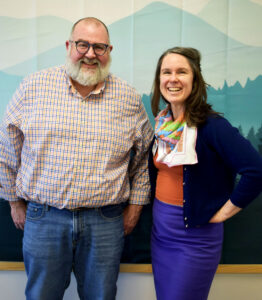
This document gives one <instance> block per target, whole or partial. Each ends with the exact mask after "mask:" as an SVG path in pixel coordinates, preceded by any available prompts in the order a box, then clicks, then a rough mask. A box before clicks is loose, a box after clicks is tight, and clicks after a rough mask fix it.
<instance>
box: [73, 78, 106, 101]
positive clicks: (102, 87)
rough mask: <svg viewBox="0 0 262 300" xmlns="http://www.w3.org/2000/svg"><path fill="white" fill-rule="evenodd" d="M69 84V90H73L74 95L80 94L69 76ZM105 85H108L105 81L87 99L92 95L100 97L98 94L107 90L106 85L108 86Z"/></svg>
mask: <svg viewBox="0 0 262 300" xmlns="http://www.w3.org/2000/svg"><path fill="white" fill-rule="evenodd" d="M68 83H69V89H70V90H71V92H72V93H73V94H76V93H78V92H77V89H76V88H75V86H74V83H73V81H72V79H71V78H70V77H69V76H68ZM105 83H106V82H105V81H102V82H99V83H98V84H97V85H96V86H95V88H94V89H93V90H92V91H91V92H90V93H89V94H88V95H87V96H86V97H85V98H87V97H89V96H91V95H98V94H100V93H102V92H103V91H104V89H105V85H106V84H105Z"/></svg>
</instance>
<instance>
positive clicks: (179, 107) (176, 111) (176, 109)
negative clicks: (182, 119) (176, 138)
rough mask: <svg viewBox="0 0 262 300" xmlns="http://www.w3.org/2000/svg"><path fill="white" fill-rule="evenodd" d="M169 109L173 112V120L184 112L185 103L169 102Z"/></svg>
mask: <svg viewBox="0 0 262 300" xmlns="http://www.w3.org/2000/svg"><path fill="white" fill-rule="evenodd" d="M171 110H172V114H173V118H174V120H176V119H177V118H178V117H179V116H181V114H184V113H185V105H184V104H174V103H172V104H171Z"/></svg>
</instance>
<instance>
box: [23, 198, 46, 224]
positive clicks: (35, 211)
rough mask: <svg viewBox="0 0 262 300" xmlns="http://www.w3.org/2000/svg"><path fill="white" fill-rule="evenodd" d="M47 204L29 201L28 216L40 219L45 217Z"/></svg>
mask: <svg viewBox="0 0 262 300" xmlns="http://www.w3.org/2000/svg"><path fill="white" fill-rule="evenodd" d="M44 213H45V206H44V205H43V204H39V203H33V202H29V203H28V206H27V211H26V218H27V219H30V220H38V219H40V218H42V217H43V215H44Z"/></svg>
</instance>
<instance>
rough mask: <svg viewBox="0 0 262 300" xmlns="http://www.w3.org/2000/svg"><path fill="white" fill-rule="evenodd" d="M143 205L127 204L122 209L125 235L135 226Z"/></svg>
mask: <svg viewBox="0 0 262 300" xmlns="http://www.w3.org/2000/svg"><path fill="white" fill-rule="evenodd" d="M142 208H143V205H137V204H129V205H128V206H127V207H126V208H125V210H124V232H125V235H127V234H130V233H131V232H132V231H133V229H134V227H135V226H136V224H137V222H138V220H139V217H140V214H141V212H142Z"/></svg>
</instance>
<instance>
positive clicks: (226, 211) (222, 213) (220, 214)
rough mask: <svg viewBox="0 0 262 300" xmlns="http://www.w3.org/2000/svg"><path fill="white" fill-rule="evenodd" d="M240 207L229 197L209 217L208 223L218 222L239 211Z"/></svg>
mask: <svg viewBox="0 0 262 300" xmlns="http://www.w3.org/2000/svg"><path fill="white" fill-rule="evenodd" d="M241 209H242V208H240V207H238V206H236V205H234V204H233V203H232V202H231V200H230V199H229V200H228V201H227V202H226V203H225V204H224V205H223V206H222V207H221V208H220V209H219V210H218V211H217V212H216V213H215V215H214V216H213V217H212V218H211V219H210V221H209V223H220V222H224V221H226V220H227V219H229V218H231V217H233V216H234V215H235V214H237V213H238V212H240V210H241Z"/></svg>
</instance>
